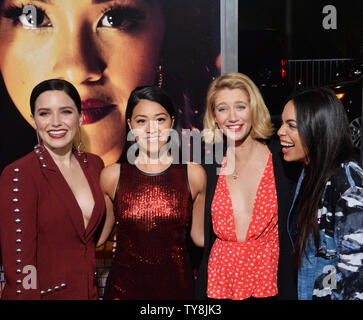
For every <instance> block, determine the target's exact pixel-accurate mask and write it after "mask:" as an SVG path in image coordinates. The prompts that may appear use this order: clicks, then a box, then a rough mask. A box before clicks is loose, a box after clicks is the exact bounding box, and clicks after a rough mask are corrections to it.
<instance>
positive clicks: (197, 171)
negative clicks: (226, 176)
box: [187, 162, 207, 189]
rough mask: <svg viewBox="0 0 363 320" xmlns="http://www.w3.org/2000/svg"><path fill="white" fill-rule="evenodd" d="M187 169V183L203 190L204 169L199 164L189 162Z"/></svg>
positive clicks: (205, 178) (205, 179) (204, 183)
mask: <svg viewBox="0 0 363 320" xmlns="http://www.w3.org/2000/svg"><path fill="white" fill-rule="evenodd" d="M187 168H188V180H189V183H190V184H191V185H194V186H196V187H198V189H204V188H205V185H206V181H207V174H206V172H205V169H204V168H203V167H202V166H201V165H200V164H197V163H194V162H189V163H188V164H187Z"/></svg>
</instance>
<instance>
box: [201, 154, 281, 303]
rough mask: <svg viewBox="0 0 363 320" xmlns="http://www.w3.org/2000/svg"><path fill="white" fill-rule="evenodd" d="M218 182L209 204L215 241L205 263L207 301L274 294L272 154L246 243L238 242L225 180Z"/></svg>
mask: <svg viewBox="0 0 363 320" xmlns="http://www.w3.org/2000/svg"><path fill="white" fill-rule="evenodd" d="M223 172H224V165H223V164H222V171H221V175H220V176H219V178H218V183H217V187H216V192H215V194H214V198H213V202H212V221H213V229H214V232H215V234H216V235H217V239H216V241H215V242H214V244H213V247H212V251H211V255H210V257H209V262H208V289H207V294H208V297H210V298H214V299H233V300H242V299H247V298H249V297H251V296H253V297H256V298H263V297H271V296H274V295H276V294H277V264H278V258H279V242H278V227H277V221H278V215H277V196H276V186H275V178H274V172H273V164H272V154H270V157H269V159H268V163H267V165H266V167H265V170H264V173H263V176H262V179H261V181H260V184H259V186H258V190H257V195H256V199H255V202H254V206H253V214H252V219H251V222H250V224H249V227H248V231H247V235H246V240H245V241H240V242H239V241H237V236H236V232H235V229H236V228H235V223H234V216H233V208H232V201H231V197H230V194H229V190H228V188H227V183H226V176H225V175H224V174H223Z"/></svg>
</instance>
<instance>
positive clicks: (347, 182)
mask: <svg viewBox="0 0 363 320" xmlns="http://www.w3.org/2000/svg"><path fill="white" fill-rule="evenodd" d="M329 185H333V186H334V189H336V190H337V191H339V192H340V193H343V192H344V191H345V190H346V189H349V188H351V187H358V188H362V187H363V170H362V168H361V167H360V166H359V165H358V164H357V163H356V162H345V163H342V164H341V165H340V166H339V167H338V168H337V169H336V170H335V171H334V173H333V174H332V176H331V177H330V178H329V180H328V183H327V186H329Z"/></svg>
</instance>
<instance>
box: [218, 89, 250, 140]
mask: <svg viewBox="0 0 363 320" xmlns="http://www.w3.org/2000/svg"><path fill="white" fill-rule="evenodd" d="M214 115H215V121H216V123H217V125H218V128H219V129H221V130H222V131H223V134H224V135H225V136H226V137H227V138H228V139H229V140H231V141H235V142H240V141H244V140H245V139H246V138H247V137H249V136H250V133H251V129H252V120H251V106H250V99H249V97H248V95H247V93H246V92H245V91H243V90H240V89H223V90H220V91H219V92H217V94H216V96H215V108H214Z"/></svg>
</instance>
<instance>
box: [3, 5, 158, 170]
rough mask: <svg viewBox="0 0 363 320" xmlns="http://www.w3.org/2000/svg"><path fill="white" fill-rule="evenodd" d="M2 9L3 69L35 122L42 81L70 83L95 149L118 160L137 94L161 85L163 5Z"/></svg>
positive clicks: (17, 102)
mask: <svg viewBox="0 0 363 320" xmlns="http://www.w3.org/2000/svg"><path fill="white" fill-rule="evenodd" d="M1 9H2V12H3V14H2V17H1V21H0V53H1V54H0V70H1V73H2V75H3V78H4V82H5V84H6V87H7V90H8V92H9V94H10V96H11V98H12V100H13V101H14V104H15V105H16V107H17V108H18V109H19V111H20V112H21V114H22V115H23V117H24V118H25V119H26V120H27V121H28V122H30V107H29V97H30V93H31V91H32V89H33V88H34V87H35V86H36V85H37V84H38V83H39V82H41V81H43V80H46V79H50V78H61V79H65V80H68V81H69V82H71V83H72V84H73V85H75V87H76V88H77V90H78V92H79V93H80V95H81V98H82V111H83V114H84V126H83V128H82V133H83V136H82V138H83V140H84V144H85V145H86V148H87V151H90V152H93V153H96V154H98V155H100V156H101V157H102V158H103V160H104V162H105V164H106V165H107V164H110V163H113V162H115V161H116V160H117V159H118V157H119V156H120V154H121V151H122V147H123V146H122V143H123V140H124V139H123V138H124V134H125V128H124V123H125V122H124V113H125V108H126V104H127V100H128V98H129V95H130V92H131V91H132V90H133V89H134V88H135V87H137V86H139V85H146V84H153V83H154V82H155V77H156V71H157V68H158V65H159V53H160V48H161V45H162V39H163V32H164V19H163V14H162V5H161V1H160V0H151V1H147V0H119V1H116V0H113V1H107V0H77V1H74V0H49V1H41V0H38V1H37V0H32V1H23V0H3V5H2V7H1ZM30 123H31V122H30Z"/></svg>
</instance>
